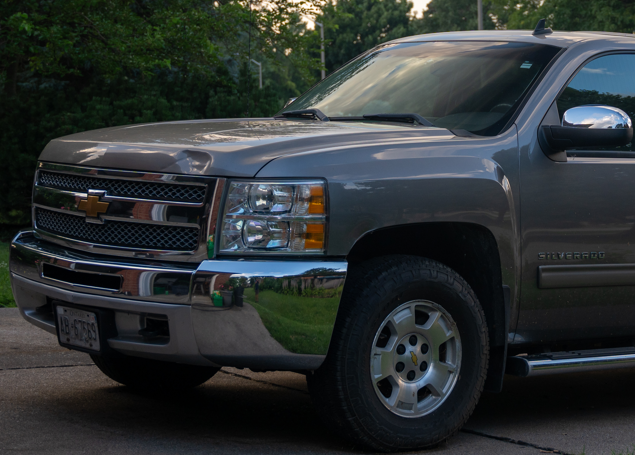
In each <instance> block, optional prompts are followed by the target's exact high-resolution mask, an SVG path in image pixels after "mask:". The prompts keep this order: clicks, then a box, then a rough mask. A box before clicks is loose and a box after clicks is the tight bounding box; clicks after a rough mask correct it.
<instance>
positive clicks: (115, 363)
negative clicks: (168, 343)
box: [90, 355, 219, 392]
mask: <svg viewBox="0 0 635 455" xmlns="http://www.w3.org/2000/svg"><path fill="white" fill-rule="evenodd" d="M90 357H91V359H93V362H95V365H97V367H98V368H99V369H100V370H101V372H102V373H104V374H105V375H106V376H108V377H109V378H110V379H112V380H113V381H115V382H118V383H120V384H123V385H125V386H128V387H130V388H133V389H136V390H139V391H149V392H158V391H160V392H164V391H165V392H167V391H172V392H175V391H178V390H183V389H190V388H193V387H196V386H199V385H201V384H203V383H204V382H206V381H207V380H208V379H210V378H211V377H212V376H214V375H215V374H216V372H217V371H218V370H219V369H218V368H213V367H204V366H196V365H183V364H178V363H171V362H161V361H159V360H151V359H143V358H140V357H131V356H124V355H101V356H97V355H91V356H90Z"/></svg>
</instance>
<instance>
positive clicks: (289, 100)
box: [282, 97, 298, 109]
mask: <svg viewBox="0 0 635 455" xmlns="http://www.w3.org/2000/svg"><path fill="white" fill-rule="evenodd" d="M297 99H298V98H297V97H296V98H289V99H288V100H287V102H286V103H284V106H282V109H284V108H285V107H287V106H288V105H289V104H291V103H293V102H294V101H295V100H297Z"/></svg>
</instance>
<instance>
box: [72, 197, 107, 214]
mask: <svg viewBox="0 0 635 455" xmlns="http://www.w3.org/2000/svg"><path fill="white" fill-rule="evenodd" d="M109 205H110V204H109V203H108V202H101V201H100V200H99V196H88V197H87V198H86V199H82V200H81V201H79V206H78V207H77V208H78V209H79V210H81V211H82V212H86V216H88V217H91V218H96V217H97V216H98V215H99V214H100V213H106V210H108V206H109Z"/></svg>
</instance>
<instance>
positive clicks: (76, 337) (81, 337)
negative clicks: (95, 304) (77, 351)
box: [57, 306, 100, 351]
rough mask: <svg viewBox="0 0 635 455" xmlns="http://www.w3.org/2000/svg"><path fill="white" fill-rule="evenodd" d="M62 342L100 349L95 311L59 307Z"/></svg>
mask: <svg viewBox="0 0 635 455" xmlns="http://www.w3.org/2000/svg"><path fill="white" fill-rule="evenodd" d="M57 327H58V328H57V330H58V336H59V340H60V343H62V344H67V345H71V346H77V347H80V348H84V349H89V350H92V351H99V350H100V346H99V326H98V324H97V317H96V316H95V313H91V312H89V311H85V310H78V309H77V308H68V307H64V306H58V307H57Z"/></svg>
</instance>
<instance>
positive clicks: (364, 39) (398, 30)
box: [318, 0, 412, 71]
mask: <svg viewBox="0 0 635 455" xmlns="http://www.w3.org/2000/svg"><path fill="white" fill-rule="evenodd" d="M411 9H412V3H411V2H409V1H405V0H403V1H402V0H337V1H334V0H329V2H328V3H327V4H326V5H325V6H324V9H323V14H322V15H321V16H320V17H319V18H318V21H320V22H322V23H324V24H325V26H326V29H325V33H324V37H325V40H326V41H327V45H326V68H327V70H329V71H333V70H335V69H337V68H338V67H340V66H341V65H343V64H344V63H346V62H347V61H349V60H351V59H352V58H354V57H356V56H358V55H359V54H361V53H362V52H365V51H367V50H368V49H371V48H373V47H375V46H377V45H378V44H381V43H385V42H386V41H390V40H393V39H396V38H401V37H403V36H408V35H411V34H412V28H411V16H410V10H411Z"/></svg>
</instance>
